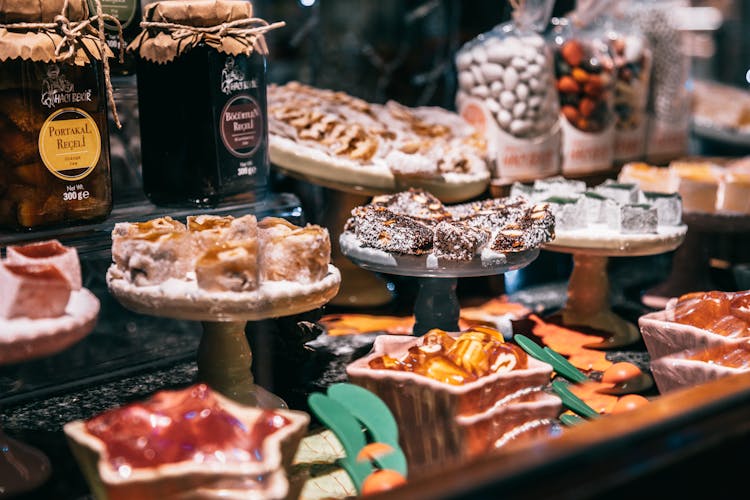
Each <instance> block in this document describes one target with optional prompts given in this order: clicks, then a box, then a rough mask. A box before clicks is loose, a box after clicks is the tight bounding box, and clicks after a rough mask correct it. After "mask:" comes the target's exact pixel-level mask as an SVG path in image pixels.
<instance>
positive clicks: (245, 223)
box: [187, 215, 258, 253]
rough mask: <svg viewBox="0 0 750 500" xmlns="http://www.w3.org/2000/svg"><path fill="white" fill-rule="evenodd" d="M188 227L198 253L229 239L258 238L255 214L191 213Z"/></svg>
mask: <svg viewBox="0 0 750 500" xmlns="http://www.w3.org/2000/svg"><path fill="white" fill-rule="evenodd" d="M187 228H188V231H189V232H190V234H191V236H192V238H193V242H194V244H195V247H196V251H197V252H198V253H202V252H205V251H206V250H208V249H209V248H210V247H213V246H215V245H221V244H223V243H225V242H227V241H233V240H247V239H257V238H258V222H257V220H256V218H255V216H254V215H244V216H242V217H239V218H235V217H232V216H231V215H227V216H223V217H222V216H216V215H189V216H188V218H187Z"/></svg>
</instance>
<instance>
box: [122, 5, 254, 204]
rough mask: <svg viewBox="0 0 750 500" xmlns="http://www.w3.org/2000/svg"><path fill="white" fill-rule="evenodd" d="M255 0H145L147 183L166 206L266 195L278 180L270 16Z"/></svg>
mask: <svg viewBox="0 0 750 500" xmlns="http://www.w3.org/2000/svg"><path fill="white" fill-rule="evenodd" d="M258 22H259V20H257V19H253V18H252V5H251V4H250V3H249V2H245V1H210V2H206V1H187V2H175V1H167V2H156V3H153V4H150V5H147V6H146V7H145V11H144V24H143V25H142V26H143V31H142V32H141V34H140V35H139V36H138V37H137V38H136V39H135V41H133V43H132V44H131V45H130V47H128V50H129V51H133V52H135V53H136V54H137V66H136V72H137V74H138V100H139V114H140V128H141V155H142V162H143V167H142V172H143V187H144V191H145V193H146V195H147V196H148V197H149V199H150V200H151V201H153V202H154V203H156V204H159V205H167V206H181V205H197V206H213V205H216V204H218V203H219V202H221V201H224V200H226V199H228V198H229V197H232V196H235V195H244V196H248V197H249V198H254V199H261V198H262V197H263V196H265V193H266V189H267V183H268V170H269V159H268V121H267V114H266V50H265V42H264V41H263V35H262V33H263V31H264V30H266V29H267V28H268V27H267V26H266V25H265V23H264V22H262V21H260V23H261V24H258Z"/></svg>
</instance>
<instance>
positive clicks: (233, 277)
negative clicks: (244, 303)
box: [195, 238, 258, 292]
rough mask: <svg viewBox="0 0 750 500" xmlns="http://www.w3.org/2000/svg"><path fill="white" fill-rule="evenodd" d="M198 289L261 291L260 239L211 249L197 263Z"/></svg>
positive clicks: (234, 242) (227, 243)
mask: <svg viewBox="0 0 750 500" xmlns="http://www.w3.org/2000/svg"><path fill="white" fill-rule="evenodd" d="M195 278H196V280H197V281H198V288H202V289H204V290H208V291H211V292H222V291H230V292H247V291H250V290H255V289H257V288H258V239H257V238H248V239H245V240H230V241H226V242H224V243H221V244H219V245H215V246H213V247H210V248H209V249H208V250H206V252H204V253H203V254H202V255H201V256H200V257H199V258H198V260H197V261H196V262H195Z"/></svg>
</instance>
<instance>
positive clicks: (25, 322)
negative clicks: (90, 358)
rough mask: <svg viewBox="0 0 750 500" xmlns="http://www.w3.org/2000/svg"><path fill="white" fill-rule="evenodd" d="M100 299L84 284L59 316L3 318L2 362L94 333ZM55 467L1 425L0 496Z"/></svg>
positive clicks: (38, 354)
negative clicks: (64, 312)
mask: <svg viewBox="0 0 750 500" xmlns="http://www.w3.org/2000/svg"><path fill="white" fill-rule="evenodd" d="M98 315H99V299H97V298H96V297H95V296H94V294H92V293H91V292H90V291H89V290H87V289H85V288H82V289H81V290H78V291H76V292H73V293H72V294H71V296H70V300H69V302H68V306H67V308H66V314H65V315H63V316H60V317H59V318H42V319H28V318H19V319H11V320H4V319H0V331H1V332H2V333H3V337H2V338H0V365H9V364H14V363H20V362H23V361H31V360H33V359H38V358H43V357H47V356H51V355H53V354H56V353H58V352H60V351H63V350H65V349H67V348H68V347H70V346H71V345H73V344H75V343H76V342H78V341H79V340H81V339H83V338H84V337H85V336H86V335H88V334H89V333H91V332H92V331H93V329H94V326H95V325H96V319H97V316H98ZM51 471H52V468H51V466H50V463H49V459H48V458H47V456H46V455H44V453H42V452H41V451H39V450H37V449H35V448H32V447H31V446H28V445H26V444H24V443H21V442H19V441H17V440H15V439H12V438H10V437H8V436H6V435H5V433H4V432H3V431H2V429H1V428H0V497H2V498H5V497H13V496H15V495H17V494H21V493H24V492H27V491H32V490H34V489H36V488H37V487H39V486H41V485H42V484H44V482H45V481H46V480H47V479H48V478H49V475H50V473H51Z"/></svg>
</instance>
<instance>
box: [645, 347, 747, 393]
mask: <svg viewBox="0 0 750 500" xmlns="http://www.w3.org/2000/svg"><path fill="white" fill-rule="evenodd" d="M748 370H750V343H749V342H747V341H743V342H739V343H733V344H726V345H716V346H713V347H709V348H706V349H703V348H700V349H691V350H687V351H682V352H679V353H676V354H672V355H669V356H664V357H661V358H659V359H657V360H654V361H652V362H651V373H652V374H653V375H654V381H655V382H656V385H657V387H658V388H659V392H661V393H662V394H665V393H668V392H672V391H675V390H677V389H682V388H686V387H694V386H696V385H699V384H703V383H706V382H709V381H711V380H716V379H719V378H723V377H728V376H730V375H734V374H737V373H743V372H746V371H748Z"/></svg>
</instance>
